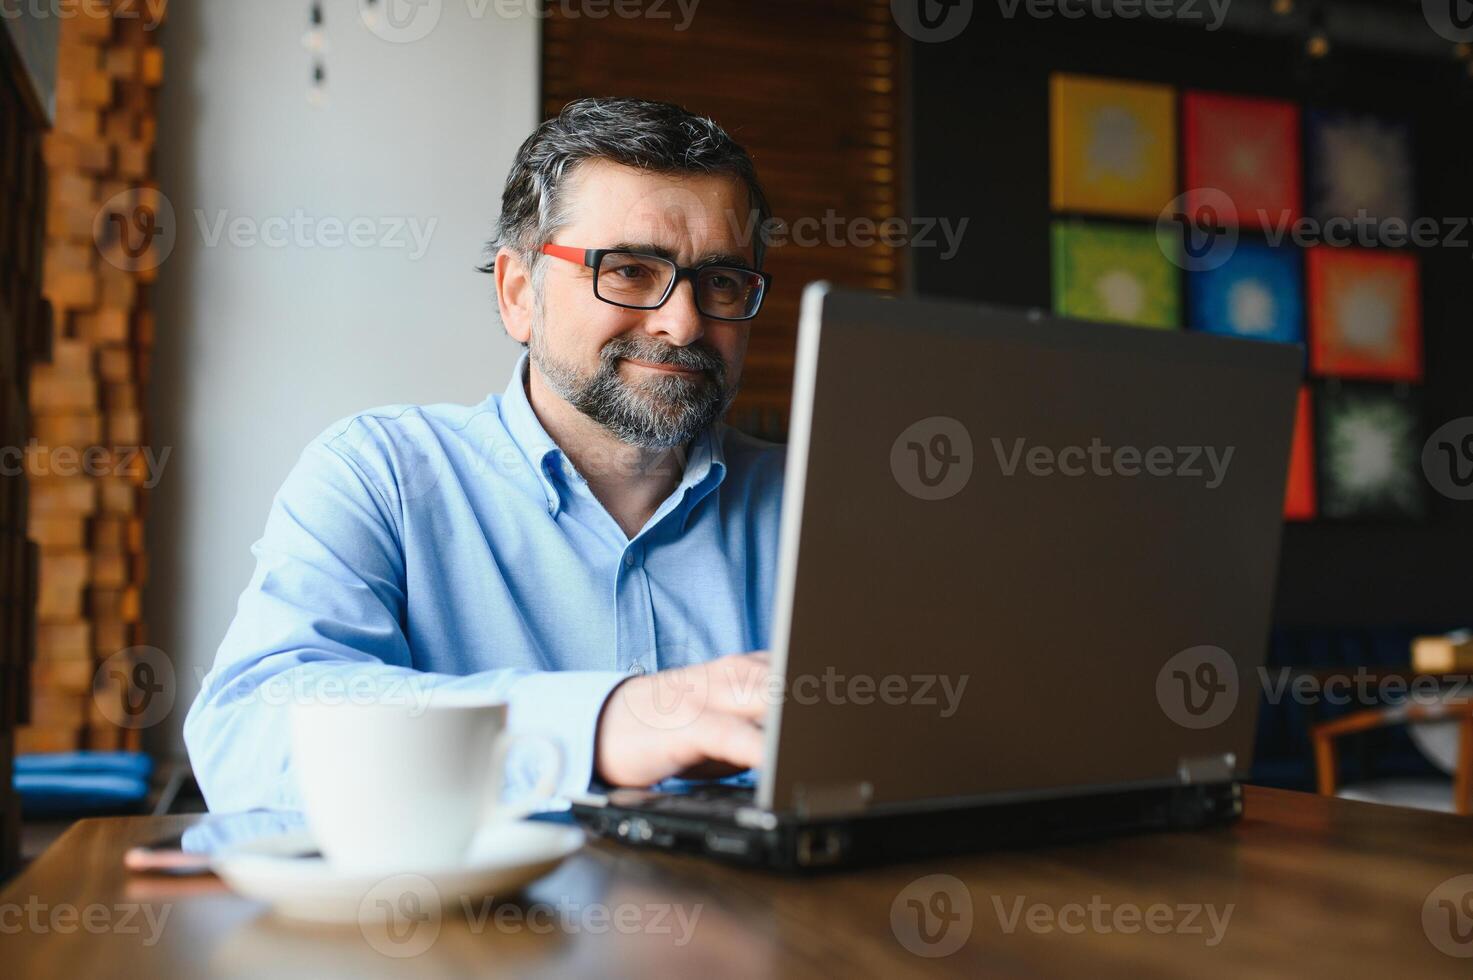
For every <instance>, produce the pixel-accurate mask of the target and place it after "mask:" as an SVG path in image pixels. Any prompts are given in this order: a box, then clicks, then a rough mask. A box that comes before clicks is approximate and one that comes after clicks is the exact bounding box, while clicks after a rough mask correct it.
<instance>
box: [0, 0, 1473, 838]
mask: <svg viewBox="0 0 1473 980" xmlns="http://www.w3.org/2000/svg"><path fill="white" fill-rule="evenodd" d="M1465 6H1466V5H1465V4H1461V3H1459V2H1458V0H1448V2H1447V3H1439V2H1433V0H1428V2H1426V3H1422V2H1418V0H1378V2H1372V0H1360V2H1354V3H1351V2H1346V3H1338V2H1337V3H1324V2H1316V3H1311V2H1306V0H1214V2H1209V0H1155V2H1153V0H1091V2H1089V3H1083V2H1072V0H1032V2H1030V0H991V2H986V3H984V2H982V0H684V2H678V0H556V2H544V0H317V2H311V0H260V2H257V3H251V4H238V3H216V2H196V3H175V4H166V3H165V2H164V0H152V2H150V0H111V2H106V0H86V2H84V0H3V2H0V22H3V40H0V52H3V57H4V65H3V71H0V85H3V97H4V115H3V123H0V125H3V131H0V132H3V139H4V147H3V160H0V173H3V176H4V188H3V205H4V210H3V212H0V270H3V279H0V283H3V294H0V313H3V316H4V320H3V321H0V334H3V336H0V384H3V386H4V394H3V406H4V407H3V411H4V415H3V418H0V424H3V426H4V429H5V431H4V435H3V440H0V441H3V443H4V444H5V447H7V448H6V449H5V454H6V455H5V456H4V457H3V459H0V466H3V474H4V476H3V479H4V483H3V487H4V493H3V500H0V598H3V602H0V614H3V621H0V634H3V637H4V641H3V642H4V660H3V670H4V673H3V685H4V687H3V695H4V700H3V718H0V722H3V724H0V760H3V761H0V775H3V776H4V779H3V781H0V786H3V787H4V788H5V789H4V790H3V791H0V792H5V793H6V795H5V796H4V797H3V809H4V812H5V821H4V835H5V837H4V847H3V851H0V867H3V866H8V865H13V864H14V863H15V861H16V860H17V856H18V854H19V853H20V849H21V839H20V833H21V828H22V826H23V823H22V820H21V810H22V807H24V811H25V814H26V818H27V819H26V821H25V822H24V826H25V827H26V828H27V833H28V834H30V835H31V836H30V837H28V839H27V842H26V849H27V850H28V851H30V850H33V849H34V847H35V846H38V844H37V842H38V841H40V840H42V839H44V837H45V836H46V834H48V833H51V832H53V831H54V829H55V827H57V826H59V825H62V826H64V824H65V821H66V820H69V819H72V818H73V817H75V816H77V815H79V814H85V813H97V812H126V811H130V810H131V811H138V810H147V809H151V808H175V809H180V808H188V807H189V806H191V805H196V803H195V802H192V798H191V791H190V779H189V774H188V771H187V764H186V760H185V759H184V756H183V751H182V743H181V740H180V735H179V731H180V726H181V725H182V721H183V717H184V714H185V711H186V710H187V708H188V705H189V703H190V701H191V700H192V698H193V697H194V694H195V692H196V691H197V690H198V687H199V685H200V681H201V679H202V678H203V676H204V673H205V672H206V671H207V670H208V668H209V665H210V663H211V661H212V658H213V655H214V652H215V648H216V646H217V645H218V643H219V641H220V639H221V637H222V636H223V634H224V631H225V628H226V626H227V625H228V623H229V621H230V619H231V616H232V614H233V611H234V606H235V601H236V598H237V596H238V595H239V593H240V590H241V589H242V588H243V587H244V585H245V584H246V581H247V579H248V578H249V576H250V572H251V569H252V567H253V559H252V557H251V554H250V545H251V543H252V542H253V541H254V540H255V539H256V538H257V537H258V535H259V533H260V531H261V528H262V526H263V522H264V520H265V516H266V512H267V509H268V507H269V505H270V501H271V498H272V495H273V493H274V492H275V490H276V488H277V487H278V486H279V485H280V483H281V481H282V479H283V478H284V476H285V475H286V473H287V471H288V469H289V468H290V467H291V465H292V463H293V462H294V461H295V459H296V457H297V455H298V453H299V452H300V451H301V449H302V447H303V446H304V445H305V444H306V443H307V442H308V441H309V440H311V439H312V438H313V437H314V436H315V435H316V434H317V433H319V432H320V431H322V430H323V429H324V428H326V427H327V426H328V425H329V424H330V423H331V422H333V421H334V420H336V419H338V418H341V417H343V416H345V415H348V414H351V413H353V412H356V411H359V410H361V409H364V408H367V407H370V406H375V405H382V404H389V403H399V402H444V401H450V402H475V401H479V400H481V399H482V398H484V397H485V395H486V394H487V393H489V392H491V391H499V390H500V389H501V388H502V387H504V385H505V383H506V379H507V377H508V374H509V372H510V369H511V366H512V365H513V363H514V362H515V360H516V357H517V356H518V354H519V352H520V348H519V347H517V345H515V344H513V343H512V342H511V341H510V340H509V339H508V338H506V337H505V335H504V334H503V332H502V330H501V327H500V325H499V323H498V320H497V316H496V308H495V298H494V293H493V290H492V284H491V281H490V279H489V278H488V277H485V276H481V275H477V274H476V273H475V272H474V270H473V267H474V266H475V265H476V264H477V263H478V262H479V261H481V260H482V257H483V256H482V249H483V245H484V242H485V240H486V238H487V237H488V235H489V234H490V231H491V228H492V222H493V220H494V218H495V217H496V214H497V211H498V204H499V198H500V191H501V185H502V181H503V180H504V178H505V174H506V170H507V167H508V165H509V164H510V161H511V159H512V155H513V154H514V152H515V150H516V148H517V146H518V145H519V144H520V143H521V141H522V140H523V139H525V138H526V136H527V135H528V133H529V132H530V131H531V129H532V128H533V127H534V126H535V125H536V124H537V122H538V121H539V120H541V119H542V118H545V117H546V116H548V115H551V114H554V113H556V112H557V110H558V109H559V108H560V107H561V106H562V105H564V104H565V103H566V102H568V101H569V100H571V99H574V98H577V97H580V96H586V95H629V96H640V97H648V98H657V99H665V100H670V101H675V102H678V103H680V104H682V105H684V106H685V107H687V108H689V109H691V110H694V111H697V112H700V113H704V114H707V115H710V116H712V117H713V118H715V119H716V120H717V121H718V122H720V123H721V124H722V125H724V126H725V127H726V128H727V129H728V130H730V131H731V132H732V133H733V134H734V135H735V136H736V138H737V139H738V140H739V141H741V142H742V143H744V144H745V145H746V146H747V148H748V149H749V150H750V151H751V153H752V155H753V157H754V158H755V161H756V163H757V167H758V170H759V173H760V175H761V177H762V179H763V181H764V183H765V185H766V187H767V190H768V194H769V197H770V198H771V201H772V204H773V208H774V212H775V214H776V216H777V218H779V219H780V220H781V222H782V225H781V226H776V227H775V229H774V232H773V239H774V247H773V248H772V250H771V251H770V252H769V262H768V266H769V269H770V271H771V272H772V273H773V274H774V276H775V290H776V293H775V295H774V296H773V297H772V299H771V300H770V301H769V303H768V305H767V307H766V309H765V310H764V313H763V314H762V317H761V318H760V319H759V320H758V322H757V325H756V326H755V327H754V329H753V334H752V344H751V353H750V359H749V366H748V369H747V375H746V385H745V388H744V391H743V394H742V396H741V398H740V399H739V401H738V403H737V405H736V406H735V408H734V409H733V413H732V416H731V421H732V422H733V423H734V424H737V425H739V426H741V427H743V428H745V429H747V430H749V431H752V432H754V433H757V434H759V435H763V436H766V437H768V438H773V439H779V440H780V439H782V438H783V435H784V429H785V426H786V416H787V408H788V393H789V387H790V379H791V370H792V353H793V343H794V338H795V332H796V322H797V296H798V294H799V292H800V290H801V287H802V285H803V284H804V283H806V282H808V281H810V280H813V279H829V280H832V281H835V282H838V283H841V284H846V285H851V286H858V287H863V288H869V289H874V290H880V291H886V292H901V291H903V292H913V293H920V294H928V295H934V296H941V297H949V298H953V299H957V300H962V301H967V302H978V303H995V304H1005V305H1009V306H1016V307H1027V308H1034V309H1039V310H1045V311H1053V312H1057V313H1061V314H1066V315H1070V316H1076V317H1080V318H1084V319H1095V320H1109V321H1116V322H1125V323H1132V324H1136V325H1139V326H1141V327H1142V328H1144V329H1173V330H1206V331H1211V332H1216V333H1226V334H1233V335H1238V336H1243V337H1250V338H1251V337H1258V338H1266V339H1278V340H1286V341H1290V342H1295V343H1303V344H1305V345H1306V351H1307V353H1306V364H1305V385H1304V389H1303V393H1302V396H1301V404H1300V407H1301V411H1300V416H1299V420H1298V429H1297V432H1296V441H1295V451H1294V458H1293V460H1292V461H1291V471H1292V472H1291V477H1290V485H1289V486H1288V487H1287V488H1286V495H1285V520H1286V528H1285V536H1284V541H1283V553H1282V562H1281V566H1280V568H1279V573H1278V593H1277V595H1278V598H1277V606H1276V613H1275V628H1274V631H1273V634H1272V635H1271V636H1270V637H1265V643H1266V646H1267V649H1268V657H1269V667H1268V668H1267V670H1266V672H1265V673H1264V674H1263V675H1262V676H1261V677H1260V678H1256V679H1255V683H1257V684H1259V686H1260V688H1261V692H1262V701H1263V704H1262V711H1261V716H1260V719H1261V720H1260V732H1259V740H1258V751H1257V759H1256V760H1255V764H1254V770H1253V780H1254V781H1255V782H1261V783H1265V784H1268V785H1275V786H1284V787H1290V788H1297V789H1306V790H1314V789H1319V790H1320V791H1322V792H1361V793H1363V794H1366V795H1368V796H1374V797H1376V798H1380V799H1386V800H1390V801H1394V802H1401V803H1408V804H1413V805H1422V806H1430V807H1436V808H1441V809H1459V810H1462V811H1463V812H1466V811H1467V808H1468V796H1469V790H1468V787H1469V786H1470V785H1473V775H1470V773H1469V768H1468V767H1469V766H1473V758H1470V757H1473V722H1465V721H1462V720H1459V719H1461V718H1462V715H1459V714H1458V712H1459V711H1460V710H1461V709H1460V708H1459V705H1460V704H1461V703H1462V702H1461V701H1460V700H1459V698H1460V697H1462V696H1463V695H1464V693H1465V692H1463V691H1462V689H1461V686H1460V683H1459V680H1458V679H1459V677H1461V678H1462V679H1463V680H1464V681H1466V675H1467V673H1468V671H1469V669H1470V665H1469V663H1468V662H1467V660H1466V657H1467V655H1468V653H1469V650H1468V646H1467V644H1466V642H1465V640H1464V638H1461V637H1459V636H1457V635H1454V636H1453V637H1452V638H1451V639H1446V638H1445V635H1446V634H1447V633H1448V632H1449V631H1451V630H1454V629H1456V628H1457V627H1459V626H1461V625H1465V624H1468V623H1469V622H1470V621H1473V609H1470V606H1473V599H1470V589H1469V585H1470V577H1473V573H1470V562H1469V558H1470V550H1473V549H1470V547H1469V546H1470V543H1473V504H1470V503H1469V502H1468V501H1469V498H1473V386H1470V385H1469V384H1468V383H1467V380H1466V373H1467V371H1468V370H1469V369H1470V368H1473V331H1470V329H1469V323H1468V317H1469V310H1470V309H1473V305H1470V299H1473V296H1470V290H1473V277H1470V275H1469V271H1470V265H1469V262H1470V258H1473V228H1470V227H1469V217H1470V216H1473V182H1470V181H1468V180H1467V178H1466V174H1467V161H1468V160H1469V159H1470V152H1469V151H1470V149H1473V146H1470V141H1473V136H1470V128H1469V127H1468V126H1467V125H1466V121H1467V119H1468V118H1469V115H1470V112H1473V69H1470V64H1473V62H1470V49H1469V47H1468V42H1469V41H1473V17H1469V16H1463V15H1464V14H1466V13H1468V12H1467V11H1465V10H1464V7H1465ZM978 383H979V384H985V383H986V366H985V365H978ZM1039 397H1040V398H1047V397H1048V392H1040V393H1039ZM1419 636H1427V637H1444V640H1443V641H1442V642H1441V643H1433V644H1430V645H1427V646H1425V647H1424V648H1423V650H1422V653H1421V654H1420V659H1414V655H1413V641H1414V639H1415V638H1417V637H1419ZM1429 658H1430V659H1429ZM1418 681H1422V682H1423V684H1422V689H1423V693H1424V694H1425V695H1426V696H1425V697H1424V698H1422V701H1421V703H1420V704H1419V706H1418V708H1417V711H1416V712H1414V713H1413V715H1414V717H1411V718H1409V717H1408V713H1407V711H1406V710H1404V703H1405V699H1404V695H1405V694H1406V692H1407V690H1408V689H1409V688H1411V687H1414V686H1415V684H1416V682H1418ZM1341 682H1343V688H1344V690H1346V691H1348V692H1349V696H1348V697H1347V698H1345V699H1343V700H1337V699H1336V698H1333V697H1331V696H1330V693H1331V692H1332V691H1333V690H1335V689H1336V688H1335V685H1336V684H1339V683H1341ZM1397 685H1400V687H1399V688H1398V686H1397ZM1398 691H1400V694H1398ZM1296 692H1297V693H1296ZM1306 692H1307V693H1306ZM1455 715H1456V716H1457V717H1454V716H1455ZM1409 720H1411V721H1415V722H1418V724H1414V725H1408V724H1407V722H1408V721H1409ZM1423 722H1426V723H1425V724H1423ZM1460 746H1466V747H1467V750H1466V751H1463V752H1460V751H1459V748H1460ZM12 767H13V769H14V771H13V772H12V771H11V768H12ZM11 787H14V790H13V791H12V790H11Z"/></svg>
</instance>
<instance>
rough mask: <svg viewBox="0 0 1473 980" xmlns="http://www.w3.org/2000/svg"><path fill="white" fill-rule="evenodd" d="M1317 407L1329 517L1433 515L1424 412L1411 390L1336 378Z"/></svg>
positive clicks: (1319, 463)
mask: <svg viewBox="0 0 1473 980" xmlns="http://www.w3.org/2000/svg"><path fill="white" fill-rule="evenodd" d="M1315 409H1316V411H1315V416H1316V423H1317V424H1316V434H1315V443H1316V446H1317V449H1318V458H1317V460H1316V467H1317V469H1318V477H1319V480H1318V483H1319V511H1320V515H1321V516H1323V517H1327V518H1337V519H1380V518H1392V519H1403V520H1407V519H1417V518H1421V517H1423V516H1424V515H1425V514H1426V511H1427V497H1426V480H1425V478H1424V477H1423V474H1422V424H1421V415H1420V412H1419V410H1418V407H1417V404H1416V401H1415V398H1414V396H1413V394H1412V392H1411V391H1410V390H1409V389H1407V388H1406V387H1405V386H1402V385H1356V384H1344V383H1340V382H1331V383H1329V384H1326V385H1324V386H1322V387H1321V388H1320V390H1319V391H1317V392H1316V394H1315Z"/></svg>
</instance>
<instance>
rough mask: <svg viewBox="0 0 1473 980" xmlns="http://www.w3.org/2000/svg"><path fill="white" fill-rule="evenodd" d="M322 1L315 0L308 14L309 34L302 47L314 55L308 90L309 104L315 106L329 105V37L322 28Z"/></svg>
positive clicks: (305, 36)
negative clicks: (327, 57)
mask: <svg viewBox="0 0 1473 980" xmlns="http://www.w3.org/2000/svg"><path fill="white" fill-rule="evenodd" d="M322 21H323V18H322V0H313V2H312V6H311V8H310V9H309V11H308V14H307V33H306V34H304V35H303V36H302V46H303V47H305V48H306V49H307V50H308V51H310V52H311V53H312V84H311V86H310V87H309V88H308V89H307V102H308V103H309V104H311V105H314V106H323V105H326V104H327V61H326V56H327V35H326V34H325V33H324V32H323V27H322Z"/></svg>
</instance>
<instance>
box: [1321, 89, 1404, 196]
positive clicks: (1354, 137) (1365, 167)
mask: <svg viewBox="0 0 1473 980" xmlns="http://www.w3.org/2000/svg"><path fill="white" fill-rule="evenodd" d="M1305 122H1306V125H1305V140H1306V147H1307V156H1308V163H1309V168H1308V170H1309V190H1310V213H1311V214H1313V215H1314V216H1315V217H1317V218H1320V219H1322V220H1327V219H1329V218H1350V219H1355V218H1356V217H1357V216H1359V215H1360V214H1361V213H1362V212H1364V214H1365V216H1366V217H1368V218H1374V219H1385V218H1401V219H1403V220H1406V221H1410V220H1412V218H1413V217H1414V208H1415V205H1414V203H1413V198H1414V193H1413V181H1414V179H1415V174H1414V167H1413V156H1412V133H1411V126H1410V125H1409V124H1407V123H1405V122H1396V121H1393V120H1389V119H1382V118H1380V117H1377V116H1369V115H1365V114H1362V113H1350V112H1326V111H1311V112H1309V113H1308V114H1307V117H1306V120H1305Z"/></svg>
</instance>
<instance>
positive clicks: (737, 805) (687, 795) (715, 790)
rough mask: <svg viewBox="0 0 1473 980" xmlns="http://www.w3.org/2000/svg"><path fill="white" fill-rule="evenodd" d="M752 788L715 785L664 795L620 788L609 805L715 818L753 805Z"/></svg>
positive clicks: (673, 814) (672, 814) (610, 794)
mask: <svg viewBox="0 0 1473 980" xmlns="http://www.w3.org/2000/svg"><path fill="white" fill-rule="evenodd" d="M752 800H753V789H752V787H751V786H733V785H730V784H726V783H714V784H710V785H703V786H697V787H693V788H692V789H690V790H688V791H686V792H683V793H660V792H656V791H653V790H647V789H616V790H613V791H612V792H610V793H609V803H610V804H611V805H613V806H619V807H637V808H639V809H641V810H653V811H655V812H656V813H665V814H670V815H671V816H684V815H689V816H699V817H712V816H720V815H727V814H734V813H736V811H738V810H740V809H742V808H743V807H749V806H751V805H752Z"/></svg>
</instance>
